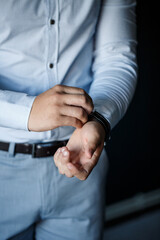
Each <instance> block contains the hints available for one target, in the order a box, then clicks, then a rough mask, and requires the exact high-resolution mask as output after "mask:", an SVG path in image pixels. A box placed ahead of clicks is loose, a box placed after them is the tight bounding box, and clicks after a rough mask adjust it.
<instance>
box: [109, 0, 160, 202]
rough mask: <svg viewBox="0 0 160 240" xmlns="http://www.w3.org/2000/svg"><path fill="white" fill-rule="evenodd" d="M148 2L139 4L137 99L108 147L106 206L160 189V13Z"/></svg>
mask: <svg viewBox="0 0 160 240" xmlns="http://www.w3.org/2000/svg"><path fill="white" fill-rule="evenodd" d="M148 2H149V1H143V0H139V1H137V38H138V47H137V59H138V66H139V73H138V84H137V88H136V91H135V95H134V98H133V100H132V102H131V104H130V106H129V108H128V111H127V113H126V115H125V116H124V117H123V119H122V120H121V121H120V122H119V123H118V125H117V126H116V127H115V128H114V129H113V131H112V134H111V140H110V141H109V142H108V144H107V152H108V155H109V165H110V167H109V172H108V177H107V199H106V201H107V204H112V203H114V202H118V201H120V200H123V199H126V198H130V197H132V196H134V195H136V194H138V193H144V192H148V191H152V190H155V189H158V188H160V131H159V128H160V125H159V116H158V115H159V110H160V106H159V91H160V89H159V82H160V61H159V57H160V37H159V36H158V35H159V32H160V20H159V18H160V10H159V7H158V5H156V1H152V2H151V3H150V4H149V3H148ZM157 2H158V1H157ZM152 3H153V4H152Z"/></svg>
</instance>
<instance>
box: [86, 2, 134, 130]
mask: <svg viewBox="0 0 160 240" xmlns="http://www.w3.org/2000/svg"><path fill="white" fill-rule="evenodd" d="M135 7H136V2H135V1H134V0H104V1H102V6H101V11H100V15H99V20H98V23H97V29H96V34H95V44H94V52H93V65H92V72H93V83H92V85H91V88H90V92H89V94H90V96H91V97H92V99H93V102H94V106H95V110H97V111H98V112H99V113H101V114H102V115H103V116H104V117H105V118H106V119H107V120H108V121H109V123H110V125H111V128H113V127H114V126H115V125H116V124H117V123H118V121H119V120H120V119H121V118H122V117H123V115H124V114H125V112H126V110H127V108H128V106H129V103H130V102H131V99H132V97H133V94H134V91H135V87H136V82H137V62H136V45H137V41H136V15H135Z"/></svg>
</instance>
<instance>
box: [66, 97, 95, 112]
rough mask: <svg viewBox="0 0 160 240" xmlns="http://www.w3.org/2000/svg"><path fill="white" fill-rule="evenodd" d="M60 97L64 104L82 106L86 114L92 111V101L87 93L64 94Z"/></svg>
mask: <svg viewBox="0 0 160 240" xmlns="http://www.w3.org/2000/svg"><path fill="white" fill-rule="evenodd" d="M62 98H63V102H64V103H65V104H67V105H73V106H79V107H82V108H84V109H85V110H86V112H87V113H88V114H90V113H91V112H92V111H93V102H92V99H91V98H90V97H89V96H88V94H70V95H68V94H64V95H62Z"/></svg>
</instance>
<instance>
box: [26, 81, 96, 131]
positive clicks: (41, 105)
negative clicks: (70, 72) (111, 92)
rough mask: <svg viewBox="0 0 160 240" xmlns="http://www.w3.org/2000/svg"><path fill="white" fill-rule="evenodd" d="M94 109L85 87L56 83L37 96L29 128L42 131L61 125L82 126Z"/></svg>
mask: <svg viewBox="0 0 160 240" xmlns="http://www.w3.org/2000/svg"><path fill="white" fill-rule="evenodd" d="M92 110H93V102H92V99H91V97H90V96H89V95H88V94H87V93H86V92H85V91H84V90H83V89H81V88H76V87H68V86H64V85H56V86H54V87H53V88H51V89H49V90H47V91H45V92H44V93H41V94H40V95H38V96H37V97H36V98H35V100H34V102H33V105H32V109H31V112H30V116H29V120H28V129H29V130H30V131H34V132H41V131H48V130H52V129H54V128H57V127H60V126H73V127H75V128H80V127H82V125H83V124H84V123H86V122H87V120H88V114H90V113H91V112H92Z"/></svg>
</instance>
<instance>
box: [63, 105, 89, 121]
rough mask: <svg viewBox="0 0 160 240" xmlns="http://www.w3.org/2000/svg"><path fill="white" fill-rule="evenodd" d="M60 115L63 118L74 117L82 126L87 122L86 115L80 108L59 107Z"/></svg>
mask: <svg viewBox="0 0 160 240" xmlns="http://www.w3.org/2000/svg"><path fill="white" fill-rule="evenodd" d="M60 114H61V115H64V116H69V117H74V118H76V119H78V120H80V121H81V122H82V123H83V124H84V123H86V122H87V121H88V114H87V112H86V111H85V110H84V109H83V108H81V107H76V106H69V105H65V106H63V107H61V109H60Z"/></svg>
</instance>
